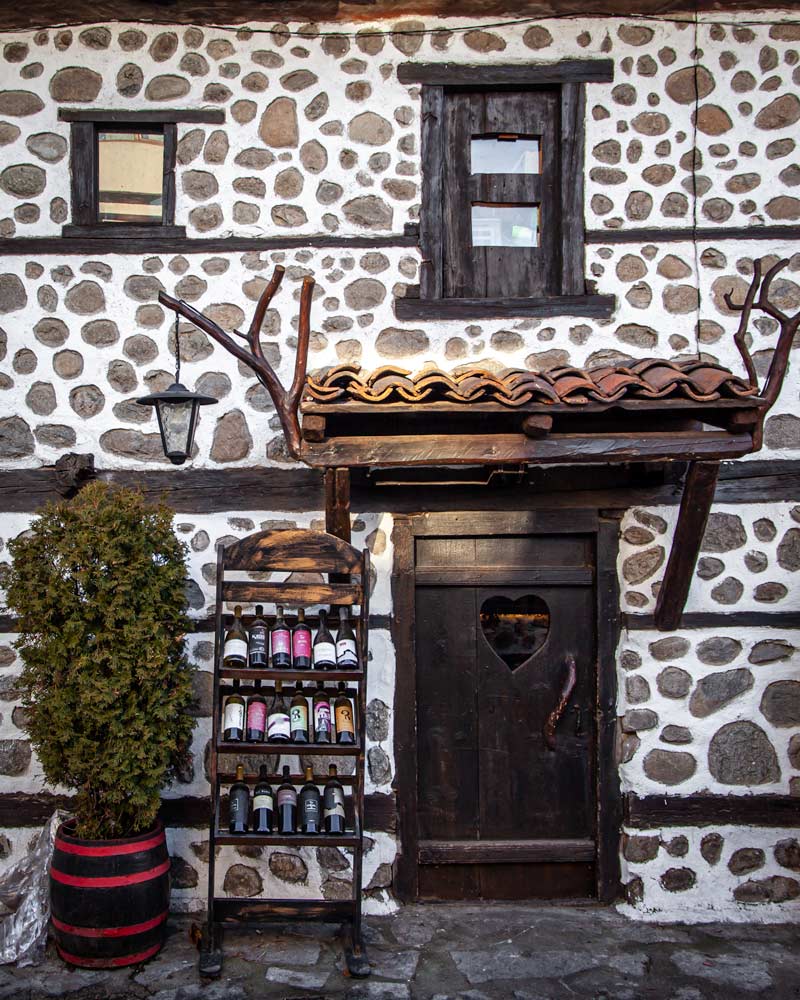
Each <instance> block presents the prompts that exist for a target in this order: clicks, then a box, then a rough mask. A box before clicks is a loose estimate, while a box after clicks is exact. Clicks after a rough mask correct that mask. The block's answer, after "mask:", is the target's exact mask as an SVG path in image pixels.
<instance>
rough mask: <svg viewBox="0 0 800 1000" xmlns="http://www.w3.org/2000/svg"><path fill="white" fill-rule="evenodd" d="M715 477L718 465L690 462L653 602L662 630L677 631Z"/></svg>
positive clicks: (708, 509) (658, 623)
mask: <svg viewBox="0 0 800 1000" xmlns="http://www.w3.org/2000/svg"><path fill="white" fill-rule="evenodd" d="M718 476H719V462H692V463H691V465H690V466H689V472H688V474H687V476H686V484H685V486H684V488H683V498H682V499H681V506H680V510H679V511H678V522H677V524H676V525H675V533H674V535H673V538H672V549H671V550H670V554H669V560H668V561H667V568H666V570H665V572H664V579H663V581H662V583H661V589H660V590H659V592H658V598H657V600H656V610H655V616H654V617H655V623H656V628H657V629H660V630H661V631H670V630H671V629H674V628H677V625H678V622H679V621H680V618H681V615H682V614H683V608H684V605H685V604H686V598H687V597H688V596H689V588H690V586H691V584H692V576H693V575H694V569H695V566H696V565H697V556H698V553H699V552H700V545H701V543H702V541H703V532H704V531H705V530H706V522H707V521H708V515H709V513H710V512H711V504H712V503H713V502H714V491H715V489H716V486H717V477H718Z"/></svg>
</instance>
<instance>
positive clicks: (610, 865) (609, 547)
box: [595, 518, 622, 903]
mask: <svg viewBox="0 0 800 1000" xmlns="http://www.w3.org/2000/svg"><path fill="white" fill-rule="evenodd" d="M618 554H619V519H618V518H601V519H600V521H599V524H598V532H597V711H596V718H597V766H596V771H595V773H596V781H597V792H596V801H597V867H596V872H595V878H596V888H597V898H598V899H599V900H600V902H602V903H610V902H613V900H615V899H617V898H618V896H619V894H620V863H619V842H620V830H621V827H622V790H621V787H620V781H619V767H618V764H617V754H616V750H617V709H616V706H617V657H616V650H617V643H618V640H619V631H620V613H619V578H618V576H617V556H618Z"/></svg>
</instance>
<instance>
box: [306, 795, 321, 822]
mask: <svg viewBox="0 0 800 1000" xmlns="http://www.w3.org/2000/svg"><path fill="white" fill-rule="evenodd" d="M303 815H304V816H305V817H306V819H315V820H316V821H317V822H319V796H318V795H306V796H305V798H304V799H303Z"/></svg>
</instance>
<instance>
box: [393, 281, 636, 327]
mask: <svg viewBox="0 0 800 1000" xmlns="http://www.w3.org/2000/svg"><path fill="white" fill-rule="evenodd" d="M416 288H417V289H418V288H419V286H416ZM616 302H617V300H616V296H614V295H557V296H551V297H546V298H524V299H512V298H506V299H485V298H483V299H468V298H459V299H456V298H448V299H421V298H419V297H418V296H414V295H406V296H404V297H402V298H396V299H395V300H394V311H395V315H396V316H397V318H398V319H402V320H415V319H419V320H424V319H503V318H505V317H509V318H510V317H514V316H534V317H547V316H586V317H590V318H594V319H608V317H609V316H611V314H612V313H613V312H614V309H615V308H616Z"/></svg>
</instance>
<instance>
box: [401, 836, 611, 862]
mask: <svg viewBox="0 0 800 1000" xmlns="http://www.w3.org/2000/svg"><path fill="white" fill-rule="evenodd" d="M418 851H419V854H418V857H419V863H420V864H421V865H485V864H504V863H508V862H511V863H516V864H523V863H541V862H576V861H594V858H595V853H596V846H595V842H594V841H593V840H420V841H419V848H418Z"/></svg>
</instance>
